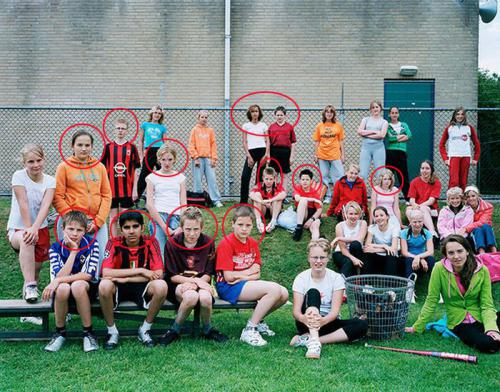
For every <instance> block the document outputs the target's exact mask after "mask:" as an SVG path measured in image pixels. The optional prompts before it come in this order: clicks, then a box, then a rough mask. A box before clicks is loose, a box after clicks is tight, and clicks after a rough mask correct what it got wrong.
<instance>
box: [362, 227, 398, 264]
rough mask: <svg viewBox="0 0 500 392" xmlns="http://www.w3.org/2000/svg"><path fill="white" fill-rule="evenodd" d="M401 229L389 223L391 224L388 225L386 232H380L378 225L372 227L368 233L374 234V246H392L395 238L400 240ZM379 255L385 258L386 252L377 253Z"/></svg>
mask: <svg viewBox="0 0 500 392" xmlns="http://www.w3.org/2000/svg"><path fill="white" fill-rule="evenodd" d="M400 231H401V229H400V228H399V225H395V224H393V223H392V222H391V221H389V224H388V225H387V230H386V231H380V229H379V228H378V226H377V225H376V224H373V225H370V227H368V232H369V233H372V236H373V237H372V243H374V244H381V245H388V246H391V245H392V239H393V238H399V233H400ZM398 250H399V241H398ZM377 254H378V255H381V256H385V254H386V253H385V252H380V253H377Z"/></svg>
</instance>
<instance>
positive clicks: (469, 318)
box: [453, 274, 476, 324]
mask: <svg viewBox="0 0 500 392" xmlns="http://www.w3.org/2000/svg"><path fill="white" fill-rule="evenodd" d="M453 275H455V280H456V281H457V285H458V289H459V290H460V294H462V295H464V294H465V291H466V290H465V287H464V285H463V284H462V282H461V281H460V276H458V274H453ZM475 322H476V319H475V318H474V317H472V315H471V314H470V313H469V312H467V314H466V315H465V318H464V319H463V321H462V323H464V324H472V323H475Z"/></svg>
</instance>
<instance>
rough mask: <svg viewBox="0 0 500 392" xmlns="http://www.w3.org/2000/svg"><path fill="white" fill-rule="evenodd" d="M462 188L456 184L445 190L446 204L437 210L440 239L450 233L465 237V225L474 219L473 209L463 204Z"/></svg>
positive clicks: (466, 234)
mask: <svg viewBox="0 0 500 392" xmlns="http://www.w3.org/2000/svg"><path fill="white" fill-rule="evenodd" d="M463 196H464V195H463V192H462V189H461V188H459V187H458V186H456V187H453V188H450V189H448V191H447V192H446V201H447V203H448V204H447V205H446V206H445V207H443V208H442V209H441V211H439V216H438V220H437V228H438V232H439V235H440V237H441V240H442V239H444V238H445V237H448V236H449V235H450V234H458V235H461V236H462V237H467V236H468V233H467V226H468V225H470V224H471V223H472V222H473V221H474V211H472V208H471V207H470V206H468V205H467V204H464V197H463Z"/></svg>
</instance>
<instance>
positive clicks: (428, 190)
mask: <svg viewBox="0 0 500 392" xmlns="http://www.w3.org/2000/svg"><path fill="white" fill-rule="evenodd" d="M440 195H441V183H440V182H439V180H438V179H437V178H436V181H435V182H434V184H432V185H431V184H429V183H428V182H425V181H423V180H422V179H421V178H420V177H417V178H415V179H414V180H413V181H412V182H410V190H409V191H408V197H409V198H410V199H412V198H414V199H415V202H416V203H417V204H422V203H425V202H426V201H427V200H429V198H431V197H434V198H435V199H436V200H435V201H434V203H433V204H432V205H431V206H430V208H431V209H432V210H437V209H438V202H437V201H438V199H439V196H440Z"/></svg>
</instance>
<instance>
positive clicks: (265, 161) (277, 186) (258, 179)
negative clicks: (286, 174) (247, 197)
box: [256, 157, 283, 189]
mask: <svg viewBox="0 0 500 392" xmlns="http://www.w3.org/2000/svg"><path fill="white" fill-rule="evenodd" d="M267 162H275V163H276V165H277V166H278V169H279V175H280V182H279V183H277V184H276V188H279V187H280V186H282V185H283V169H282V168H281V165H280V163H279V162H278V160H277V159H275V158H271V157H269V158H266V157H264V158H262V159H261V160H260V162H259V166H258V167H257V174H256V176H257V188H258V189H261V184H262V181H261V180H260V178H261V175H260V171H261V170H262V166H263V165H264V164H267Z"/></svg>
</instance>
